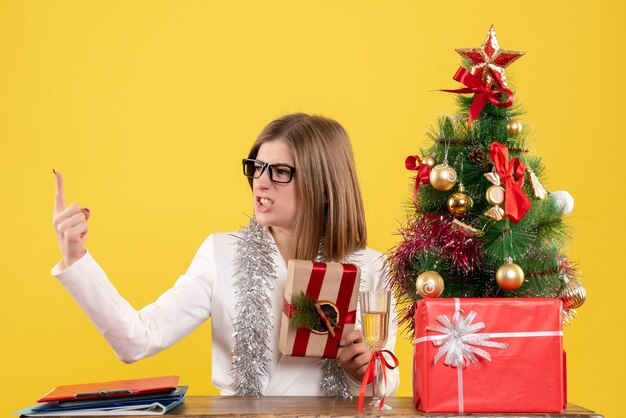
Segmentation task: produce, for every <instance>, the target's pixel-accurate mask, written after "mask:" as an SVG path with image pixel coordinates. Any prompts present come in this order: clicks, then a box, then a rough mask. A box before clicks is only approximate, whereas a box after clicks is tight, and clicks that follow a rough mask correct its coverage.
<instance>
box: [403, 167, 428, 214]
mask: <svg viewBox="0 0 626 418" xmlns="http://www.w3.org/2000/svg"><path fill="white" fill-rule="evenodd" d="M404 166H405V167H406V169H407V170H411V171H417V174H416V176H415V186H414V187H413V204H414V205H415V208H417V191H418V189H419V187H420V183H422V184H428V183H429V182H430V167H429V166H427V165H426V164H424V163H423V162H422V160H420V157H418V156H417V155H409V156H408V157H406V160H404Z"/></svg>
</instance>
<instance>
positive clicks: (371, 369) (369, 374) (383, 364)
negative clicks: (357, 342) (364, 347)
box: [357, 350, 398, 412]
mask: <svg viewBox="0 0 626 418" xmlns="http://www.w3.org/2000/svg"><path fill="white" fill-rule="evenodd" d="M384 353H386V354H389V356H390V357H391V359H392V360H393V366H392V365H391V364H389V363H388V362H387V359H386V358H385V356H384V355H383V354H384ZM377 358H378V359H380V368H381V370H382V372H383V382H384V383H385V384H384V386H385V390H384V391H383V393H382V394H380V403H379V404H378V409H379V410H380V409H381V408H382V407H383V405H384V404H385V396H386V395H387V394H386V392H387V390H386V389H387V369H389V370H393V369H395V368H396V367H398V358H397V357H396V356H395V355H394V354H393V353H392V352H391V351H389V350H378V351H374V352H373V353H372V356H371V357H370V362H369V364H368V365H367V369H365V374H364V375H363V380H362V381H361V391H360V392H359V405H358V409H357V410H358V411H359V412H361V411H363V403H364V402H365V390H366V389H367V383H368V382H373V384H372V396H374V391H375V386H376V359H377Z"/></svg>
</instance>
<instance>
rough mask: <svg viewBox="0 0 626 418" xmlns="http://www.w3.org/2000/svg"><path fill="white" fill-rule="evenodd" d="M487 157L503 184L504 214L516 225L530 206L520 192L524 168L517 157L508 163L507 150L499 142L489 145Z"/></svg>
mask: <svg viewBox="0 0 626 418" xmlns="http://www.w3.org/2000/svg"><path fill="white" fill-rule="evenodd" d="M489 157H490V158H491V161H493V164H494V166H495V167H496V171H497V172H498V175H499V176H500V181H501V182H502V184H504V205H505V206H504V213H505V214H506V215H507V216H508V217H509V218H511V221H512V222H513V223H518V222H519V221H520V220H521V219H522V218H523V217H524V216H525V215H526V212H528V210H529V209H530V206H531V204H530V200H529V199H528V196H526V194H525V193H524V191H523V190H522V186H523V185H524V170H525V169H526V166H525V165H524V163H523V162H521V161H520V159H519V158H517V157H515V158H513V159H512V160H511V161H509V149H508V148H507V147H506V146H504V145H502V144H501V143H499V142H492V143H491V149H490V150H489Z"/></svg>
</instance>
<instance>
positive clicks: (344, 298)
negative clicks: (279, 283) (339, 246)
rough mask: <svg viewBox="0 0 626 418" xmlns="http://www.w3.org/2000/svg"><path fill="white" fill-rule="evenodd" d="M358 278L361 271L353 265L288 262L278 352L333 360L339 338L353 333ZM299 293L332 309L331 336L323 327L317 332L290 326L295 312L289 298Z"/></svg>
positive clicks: (302, 261)
mask: <svg viewBox="0 0 626 418" xmlns="http://www.w3.org/2000/svg"><path fill="white" fill-rule="evenodd" d="M360 276H361V270H360V269H359V268H358V267H357V266H355V265H352V264H339V263H317V262H312V261H304V260H289V262H288V263H287V283H286V284H285V301H284V305H283V315H282V320H281V325H280V338H279V341H278V348H279V350H280V352H281V353H283V354H285V355H289V356H294V357H318V358H336V357H337V353H338V351H339V342H340V341H341V336H342V335H343V334H345V333H348V332H350V331H352V330H354V324H355V322H356V304H357V299H358V289H359V278H360ZM300 292H304V293H306V295H307V296H308V297H309V298H310V299H312V300H313V301H315V302H319V303H322V304H327V305H333V306H334V309H335V312H336V318H333V319H334V320H333V324H332V325H334V326H331V328H332V330H333V333H334V334H335V335H334V336H332V335H331V334H330V332H329V331H328V327H327V326H326V325H323V326H322V327H321V328H319V329H316V330H311V329H307V328H296V327H295V326H294V325H293V321H292V320H291V318H292V317H293V316H294V315H295V314H296V309H295V308H294V306H292V305H291V300H292V295H296V294H299V293H300ZM320 319H321V317H320ZM335 319H336V324H335Z"/></svg>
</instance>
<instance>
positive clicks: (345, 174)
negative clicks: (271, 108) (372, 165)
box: [248, 113, 367, 261]
mask: <svg viewBox="0 0 626 418" xmlns="http://www.w3.org/2000/svg"><path fill="white" fill-rule="evenodd" d="M277 139H281V140H283V141H285V142H286V143H287V144H288V146H289V148H290V150H291V153H292V155H293V159H294V163H295V166H296V173H295V175H294V181H296V184H297V186H298V193H299V197H300V205H301V207H300V210H299V212H298V216H297V218H296V223H295V236H296V255H295V256H296V258H298V259H304V260H314V259H315V258H316V257H317V255H318V250H319V245H320V242H321V241H322V240H324V246H323V248H324V252H325V254H323V255H324V256H325V258H326V260H327V261H342V260H344V259H345V258H346V256H347V255H349V254H350V253H352V252H354V251H356V250H359V249H362V248H364V247H365V245H366V243H367V230H366V227H365V213H364V209H363V199H362V198H361V190H360V189H359V182H358V179H357V174H356V167H355V164H354V156H353V153H352V145H351V144H350V139H349V138H348V134H347V133H346V131H345V129H343V127H342V126H341V125H340V124H339V123H337V122H336V121H334V120H332V119H329V118H325V117H322V116H316V115H307V114H304V113H295V114H291V115H285V116H283V117H281V118H279V119H276V120H274V121H272V122H270V123H269V124H268V125H267V126H266V127H265V128H264V129H263V131H262V132H261V134H260V135H259V137H258V138H257V140H256V141H255V143H254V145H252V149H251V150H250V153H249V155H248V158H253V159H256V156H257V154H258V152H259V148H260V147H261V145H262V144H263V143H265V142H269V141H273V140H277ZM249 181H250V186H251V187H252V179H249Z"/></svg>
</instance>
